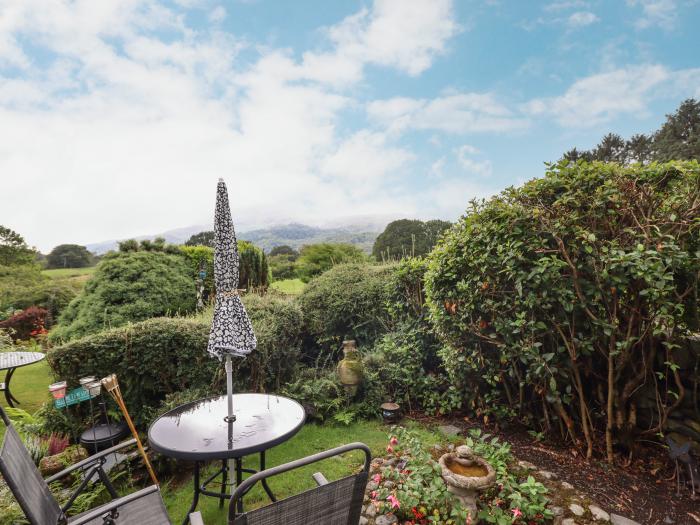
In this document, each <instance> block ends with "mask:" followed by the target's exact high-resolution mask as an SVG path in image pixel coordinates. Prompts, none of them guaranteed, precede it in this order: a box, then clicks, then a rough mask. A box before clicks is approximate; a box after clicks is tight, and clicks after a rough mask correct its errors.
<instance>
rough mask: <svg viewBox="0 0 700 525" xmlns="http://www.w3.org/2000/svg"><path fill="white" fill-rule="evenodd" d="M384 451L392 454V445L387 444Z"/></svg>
mask: <svg viewBox="0 0 700 525" xmlns="http://www.w3.org/2000/svg"><path fill="white" fill-rule="evenodd" d="M386 451H387V452H388V453H389V454H393V453H394V447H392V446H391V445H387V447H386Z"/></svg>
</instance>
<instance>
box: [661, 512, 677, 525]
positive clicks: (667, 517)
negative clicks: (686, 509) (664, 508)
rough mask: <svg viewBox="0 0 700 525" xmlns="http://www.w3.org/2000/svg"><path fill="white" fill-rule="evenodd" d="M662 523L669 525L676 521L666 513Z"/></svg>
mask: <svg viewBox="0 0 700 525" xmlns="http://www.w3.org/2000/svg"><path fill="white" fill-rule="evenodd" d="M664 523H668V524H669V525H671V524H672V523H676V522H675V521H674V519H673V518H672V517H671V516H669V515H668V514H666V517H665V518H664Z"/></svg>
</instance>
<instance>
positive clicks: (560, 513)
mask: <svg viewBox="0 0 700 525" xmlns="http://www.w3.org/2000/svg"><path fill="white" fill-rule="evenodd" d="M549 511H550V512H551V513H552V516H554V517H555V518H556V517H559V516H563V515H564V509H562V508H561V507H550V508H549Z"/></svg>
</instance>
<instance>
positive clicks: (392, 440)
mask: <svg viewBox="0 0 700 525" xmlns="http://www.w3.org/2000/svg"><path fill="white" fill-rule="evenodd" d="M389 444H390V445H393V446H396V445H398V444H399V440H398V439H396V436H391V439H390V440H389Z"/></svg>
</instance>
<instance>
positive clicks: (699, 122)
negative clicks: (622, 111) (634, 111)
mask: <svg viewBox="0 0 700 525" xmlns="http://www.w3.org/2000/svg"><path fill="white" fill-rule="evenodd" d="M563 159H564V160H570V161H572V162H576V161H578V160H584V161H587V162H591V161H594V160H599V161H602V162H617V163H618V164H624V165H630V164H634V163H640V164H648V163H649V162H652V161H658V162H668V161H672V160H692V159H695V160H700V101H697V100H695V99H692V98H691V99H688V100H685V101H683V102H682V103H681V105H680V106H679V107H678V109H677V110H676V112H675V113H673V114H671V115H666V122H664V124H663V126H661V128H660V129H659V130H658V131H656V132H655V133H653V134H652V135H644V134H642V133H638V134H636V135H633V136H632V137H630V138H629V139H628V140H624V139H623V138H622V137H621V136H620V135H617V134H615V133H608V134H607V135H605V136H604V137H603V138H602V140H601V141H600V143H599V144H598V145H597V146H596V147H595V148H593V149H592V150H588V151H586V150H583V151H579V150H577V149H576V148H573V149H571V150H569V151H567V152H566V153H565V154H564V156H563Z"/></svg>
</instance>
